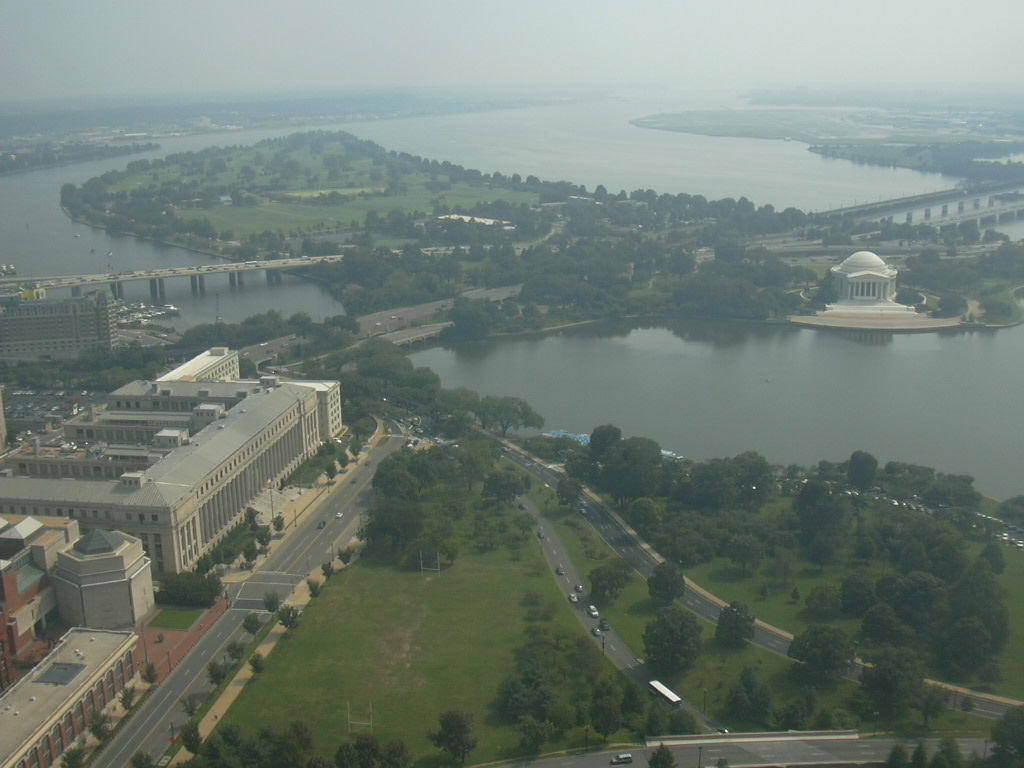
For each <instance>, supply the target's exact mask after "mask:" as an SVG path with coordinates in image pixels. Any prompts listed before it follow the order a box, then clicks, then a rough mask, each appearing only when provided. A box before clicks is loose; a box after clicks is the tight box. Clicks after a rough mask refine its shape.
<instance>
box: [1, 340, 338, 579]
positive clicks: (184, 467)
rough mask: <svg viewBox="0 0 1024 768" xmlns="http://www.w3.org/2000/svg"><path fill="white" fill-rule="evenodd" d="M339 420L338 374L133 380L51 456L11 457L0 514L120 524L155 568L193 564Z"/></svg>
mask: <svg viewBox="0 0 1024 768" xmlns="http://www.w3.org/2000/svg"><path fill="white" fill-rule="evenodd" d="M219 357H223V355H220V356H219ZM341 416H342V414H341V391H340V386H339V385H338V382H336V381H331V382H326V381H320V382H308V381H301V382H299V381H296V382H285V383H282V382H281V381H279V380H278V379H277V378H276V377H264V378H263V379H261V380H259V381H170V380H160V381H152V382H146V381H136V382H132V383H130V384H128V385H126V386H124V387H122V388H120V389H118V390H117V391H115V392H113V393H111V394H110V395H109V397H108V398H107V407H106V408H105V409H99V410H97V409H91V410H90V411H88V412H87V413H85V414H82V415H81V416H80V417H79V418H77V419H72V420H71V421H69V422H67V423H66V424H65V427H64V441H65V442H64V443H63V445H61V446H60V447H59V448H58V450H57V451H56V452H55V453H53V455H47V454H46V451H45V450H43V449H42V447H41V446H38V445H34V446H26V447H25V448H24V449H23V451H21V452H19V453H18V454H16V455H15V456H13V457H11V458H9V460H8V461H7V464H6V467H7V468H8V469H9V470H10V471H11V472H12V473H13V474H12V476H7V477H0V514H4V513H12V514H15V513H20V514H35V515H51V516H56V517H64V518H68V519H72V520H75V521H77V522H78V523H79V524H80V525H81V527H82V530H83V533H87V532H89V531H92V530H96V529H102V530H108V531H109V530H118V531H123V532H125V533H128V534H130V535H132V536H136V537H138V538H139V539H140V540H141V541H142V545H143V547H144V549H145V551H146V553H147V554H148V555H149V557H150V558H151V559H152V561H153V564H154V566H155V568H156V570H157V572H158V573H159V572H161V571H181V570H187V569H189V568H191V567H192V566H193V565H194V564H195V562H196V560H197V559H198V558H199V557H200V556H202V555H203V554H205V553H207V552H209V551H210V550H211V549H212V548H213V547H215V546H216V545H217V543H219V542H220V541H221V539H223V538H224V537H225V536H226V535H227V534H228V533H229V532H230V530H231V529H232V528H233V527H234V526H235V525H236V524H237V523H238V522H239V521H240V520H241V519H242V517H243V515H244V513H245V510H246V507H247V506H248V505H249V503H250V502H251V501H252V500H253V499H254V498H255V497H256V496H257V495H258V494H259V493H260V492H261V491H262V490H263V489H265V488H266V487H267V485H268V484H272V483H276V482H278V481H279V480H281V479H282V478H284V477H286V476H287V475H288V474H290V473H291V472H292V471H293V470H295V469H296V468H297V467H298V465H299V464H300V463H302V462H303V461H304V460H305V459H307V458H309V457H311V456H312V455H313V454H314V453H315V452H316V450H317V449H318V448H319V446H320V445H321V443H323V442H324V441H325V440H328V439H330V438H332V437H333V436H334V435H336V434H338V432H340V431H341V429H342V421H341ZM69 478H72V479H78V480H80V482H69V481H68V479H69Z"/></svg>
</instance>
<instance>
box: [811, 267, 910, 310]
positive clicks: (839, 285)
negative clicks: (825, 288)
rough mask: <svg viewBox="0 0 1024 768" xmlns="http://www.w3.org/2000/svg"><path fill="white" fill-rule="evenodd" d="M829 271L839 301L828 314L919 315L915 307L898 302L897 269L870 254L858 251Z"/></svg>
mask: <svg viewBox="0 0 1024 768" xmlns="http://www.w3.org/2000/svg"><path fill="white" fill-rule="evenodd" d="M829 271H830V273H831V275H832V280H833V282H834V285H835V290H836V300H835V303H833V304H829V305H828V306H827V307H826V312H842V313H851V312H866V313H871V314H911V315H913V314H916V311H915V310H914V308H913V307H908V306H906V305H904V304H899V303H897V302H896V275H897V274H898V273H897V271H896V268H895V267H893V266H892V265H890V264H886V263H885V262H884V261H882V259H880V258H879V257H878V256H876V255H875V254H873V253H871V252H870V251H857V253H855V254H853V255H852V256H849V257H848V258H846V259H845V260H844V261H843V262H842V263H841V264H838V265H837V266H834V267H832V269H831V270H829Z"/></svg>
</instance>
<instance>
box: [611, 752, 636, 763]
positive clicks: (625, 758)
mask: <svg viewBox="0 0 1024 768" xmlns="http://www.w3.org/2000/svg"><path fill="white" fill-rule="evenodd" d="M632 762H633V756H632V755H631V754H629V752H623V753H622V754H619V755H616V756H615V757H613V758H612V765H626V764H627V763H632Z"/></svg>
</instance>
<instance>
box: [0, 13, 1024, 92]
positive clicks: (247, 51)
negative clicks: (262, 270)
mask: <svg viewBox="0 0 1024 768" xmlns="http://www.w3.org/2000/svg"><path fill="white" fill-rule="evenodd" d="M1022 22H1024V4H1022V3H1019V2H1016V1H1015V0H977V2H975V3H973V4H971V5H969V6H968V5H964V4H963V3H954V2H951V1H950V0H933V1H932V2H922V1H921V0H905V1H904V2H901V3H890V2H888V0H861V2H857V3H852V2H833V3H822V2H820V0H777V2H775V3H758V2H753V1H752V0H722V1H721V2H717V3H703V4H689V3H687V4H684V3H678V2H673V1H672V0H637V2H635V3H621V2H612V1H611V0H591V1H590V2H581V1H580V0H564V1H563V2H554V3H552V2H549V1H545V2H541V0H516V1H515V2H513V1H512V0H442V1H439V2H433V3H428V2H412V0H392V2H389V3H381V4H370V3H360V4H356V3H353V2H348V3H345V2H341V3H338V2H331V0H300V1H299V2H297V3H282V2H275V1H274V0H251V2H249V3H246V4H244V5H238V4H235V3H230V4H229V3H227V2H224V0H180V1H179V2H177V3H174V4H171V5H158V4H151V3H130V2H126V0H96V2H92V3H81V2H71V0H50V1H49V2H42V3H7V4H5V6H4V11H3V23H2V24H0V102H12V101H26V100H48V99H73V98H86V99H88V98H94V97H111V96H117V97H122V98H124V97H131V96H135V95H139V96H145V97H147V98H153V97H156V96H159V95H160V94H167V95H175V94H178V95H181V94H186V93H187V94H192V95H196V96H201V95H203V94H207V95H208V96H209V97H210V98H215V97H216V96H217V95H222V94H224V93H225V92H231V93H244V92H260V91H266V90H277V91H290V90H293V89H306V90H318V89H346V88H395V87H409V88H422V87H445V88H447V87H452V88H455V87H467V86H468V87H476V88H491V87H494V88H499V87H500V88H505V87H509V86H514V87H537V86H559V87H568V86H574V85H589V86H595V85H599V86H623V85H628V84H634V83H645V84H664V86H665V87H667V88H671V89H681V88H706V89H741V88H750V87H792V86H798V85H807V86H822V85H827V84H846V85H889V86H893V87H899V86H908V85H914V84H917V85H927V86H928V87H936V88H938V87H942V86H948V87H951V88H956V87H958V86H961V87H962V86H964V85H966V84H972V83H984V84H987V85H992V86H1004V87H1005V86H1020V87H1024V81H1022V77H1021V72H1022V66H1024V56H1022V54H1021V50H1020V46H1019V43H1018V41H1017V36H1018V30H1019V29H1020V28H1021V26H1022Z"/></svg>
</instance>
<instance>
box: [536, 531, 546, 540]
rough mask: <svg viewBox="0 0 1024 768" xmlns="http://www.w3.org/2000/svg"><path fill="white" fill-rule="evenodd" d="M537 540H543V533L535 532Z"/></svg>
mask: <svg viewBox="0 0 1024 768" xmlns="http://www.w3.org/2000/svg"><path fill="white" fill-rule="evenodd" d="M537 538H538V539H543V538H544V531H537Z"/></svg>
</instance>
